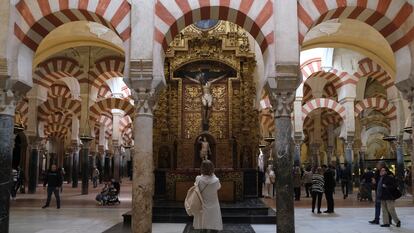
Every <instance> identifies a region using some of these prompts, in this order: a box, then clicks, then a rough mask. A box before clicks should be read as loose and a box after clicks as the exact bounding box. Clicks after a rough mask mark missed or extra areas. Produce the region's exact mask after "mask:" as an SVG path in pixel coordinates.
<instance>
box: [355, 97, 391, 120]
mask: <svg viewBox="0 0 414 233" xmlns="http://www.w3.org/2000/svg"><path fill="white" fill-rule="evenodd" d="M368 108H373V109H375V110H377V111H379V112H381V113H382V114H384V116H385V117H387V118H388V119H389V120H394V119H397V108H396V107H395V106H394V105H393V104H392V103H389V102H388V101H387V100H386V99H384V98H378V97H372V98H367V99H364V100H362V101H359V102H358V103H357V104H356V105H355V115H356V116H359V114H361V113H362V112H363V111H364V110H365V109H368Z"/></svg>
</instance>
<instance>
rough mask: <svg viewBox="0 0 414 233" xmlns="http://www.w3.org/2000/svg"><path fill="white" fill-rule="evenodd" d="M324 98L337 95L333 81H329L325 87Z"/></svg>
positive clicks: (333, 97)
mask: <svg viewBox="0 0 414 233" xmlns="http://www.w3.org/2000/svg"><path fill="white" fill-rule="evenodd" d="M322 97H323V98H332V99H335V98H336V97H337V93H336V89H335V86H334V85H333V84H332V83H327V84H326V85H325V87H324V88H323V94H322Z"/></svg>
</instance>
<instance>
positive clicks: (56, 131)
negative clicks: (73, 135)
mask: <svg viewBox="0 0 414 233" xmlns="http://www.w3.org/2000/svg"><path fill="white" fill-rule="evenodd" d="M68 132H70V129H69V127H66V126H64V125H60V124H49V125H47V126H46V127H45V134H46V135H48V136H49V137H56V138H60V139H63V138H64V137H65V136H66V135H67V133H68Z"/></svg>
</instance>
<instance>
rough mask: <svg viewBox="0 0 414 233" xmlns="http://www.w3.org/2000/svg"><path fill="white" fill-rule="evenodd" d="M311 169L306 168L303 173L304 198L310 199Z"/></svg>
mask: <svg viewBox="0 0 414 233" xmlns="http://www.w3.org/2000/svg"><path fill="white" fill-rule="evenodd" d="M312 176H313V173H312V168H311V166H308V167H307V168H306V170H305V172H304V173H303V183H304V185H305V191H306V197H310V193H311V187H312Z"/></svg>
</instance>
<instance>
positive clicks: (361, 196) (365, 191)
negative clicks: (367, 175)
mask: <svg viewBox="0 0 414 233" xmlns="http://www.w3.org/2000/svg"><path fill="white" fill-rule="evenodd" d="M358 200H359V201H363V200H368V201H370V202H371V201H372V184H371V183H367V182H364V181H362V182H361V185H360V186H359V193H358Z"/></svg>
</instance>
